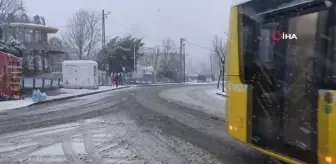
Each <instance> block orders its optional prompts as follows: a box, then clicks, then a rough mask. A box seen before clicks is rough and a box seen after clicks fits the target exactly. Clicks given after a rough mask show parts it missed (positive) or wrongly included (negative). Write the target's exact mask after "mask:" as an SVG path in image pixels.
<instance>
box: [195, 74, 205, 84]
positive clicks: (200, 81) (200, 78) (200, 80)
mask: <svg viewBox="0 0 336 164" xmlns="http://www.w3.org/2000/svg"><path fill="white" fill-rule="evenodd" d="M197 82H199V83H204V82H206V76H205V75H198V76H197Z"/></svg>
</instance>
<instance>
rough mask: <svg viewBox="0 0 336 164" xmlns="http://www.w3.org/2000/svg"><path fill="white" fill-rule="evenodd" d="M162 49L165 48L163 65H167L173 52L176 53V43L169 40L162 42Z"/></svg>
mask: <svg viewBox="0 0 336 164" xmlns="http://www.w3.org/2000/svg"><path fill="white" fill-rule="evenodd" d="M162 47H163V50H164V51H163V52H164V53H163V54H164V59H163V61H162V62H163V65H166V64H167V63H168V61H169V60H170V57H171V56H170V55H171V53H173V52H176V43H175V42H174V41H173V40H172V39H170V38H167V39H165V40H163V41H162Z"/></svg>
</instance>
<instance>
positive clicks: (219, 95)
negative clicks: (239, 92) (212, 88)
mask: <svg viewBox="0 0 336 164" xmlns="http://www.w3.org/2000/svg"><path fill="white" fill-rule="evenodd" d="M216 95H219V96H222V97H228V96H227V95H223V94H220V93H216Z"/></svg>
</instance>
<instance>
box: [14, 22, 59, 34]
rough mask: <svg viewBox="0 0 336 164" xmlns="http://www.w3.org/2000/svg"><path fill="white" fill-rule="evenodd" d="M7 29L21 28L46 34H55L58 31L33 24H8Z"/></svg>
mask: <svg viewBox="0 0 336 164" xmlns="http://www.w3.org/2000/svg"><path fill="white" fill-rule="evenodd" d="M8 26H9V27H23V28H26V29H38V30H41V31H44V32H48V33H57V31H58V29H57V28H55V27H48V26H44V25H42V24H34V23H10V24H9V25H8Z"/></svg>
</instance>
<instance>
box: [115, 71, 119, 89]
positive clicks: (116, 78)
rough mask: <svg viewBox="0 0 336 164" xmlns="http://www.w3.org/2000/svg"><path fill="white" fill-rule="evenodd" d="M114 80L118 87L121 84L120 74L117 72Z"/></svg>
mask: <svg viewBox="0 0 336 164" xmlns="http://www.w3.org/2000/svg"><path fill="white" fill-rule="evenodd" d="M114 82H115V84H116V87H118V85H119V76H118V73H117V74H115V76H114Z"/></svg>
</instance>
